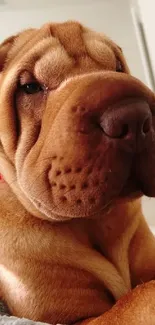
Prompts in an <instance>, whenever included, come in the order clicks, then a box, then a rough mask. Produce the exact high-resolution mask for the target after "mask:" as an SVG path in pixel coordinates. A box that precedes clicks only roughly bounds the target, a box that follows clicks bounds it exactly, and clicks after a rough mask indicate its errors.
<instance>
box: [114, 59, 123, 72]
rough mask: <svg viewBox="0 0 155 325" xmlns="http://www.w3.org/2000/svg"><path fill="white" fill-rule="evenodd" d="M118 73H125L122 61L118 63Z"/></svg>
mask: <svg viewBox="0 0 155 325" xmlns="http://www.w3.org/2000/svg"><path fill="white" fill-rule="evenodd" d="M116 72H124V69H123V64H122V62H121V61H120V60H117V61H116Z"/></svg>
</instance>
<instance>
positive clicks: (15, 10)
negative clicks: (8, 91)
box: [0, 0, 155, 231]
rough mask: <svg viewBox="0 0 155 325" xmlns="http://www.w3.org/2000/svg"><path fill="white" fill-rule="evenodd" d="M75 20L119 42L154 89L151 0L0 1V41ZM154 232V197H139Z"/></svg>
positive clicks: (154, 41) (135, 70)
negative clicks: (28, 31)
mask: <svg viewBox="0 0 155 325" xmlns="http://www.w3.org/2000/svg"><path fill="white" fill-rule="evenodd" d="M68 19H72V20H73V19H75V20H79V21H80V22H82V23H83V24H85V25H87V26H88V27H91V28H93V29H95V30H96V31H99V32H104V33H106V34H107V35H108V36H109V37H110V38H112V39H113V40H114V41H115V42H116V43H117V44H119V45H120V46H121V47H122V49H123V51H124V54H125V56H126V59H127V61H128V65H129V67H130V70H131V73H132V74H133V75H134V76H135V77H137V78H139V79H140V80H142V81H143V82H144V83H145V84H147V85H148V87H150V88H151V89H152V90H153V91H155V36H154V34H155V23H154V20H155V15H154V0H55V1H52V0H26V1H23V0H0V42H1V41H3V40H4V39H5V38H6V37H8V36H10V35H12V34H14V33H16V32H18V31H20V30H22V29H25V28H27V27H39V26H41V25H42V24H44V23H45V22H48V21H53V22H54V21H56V22H58V21H65V20H68ZM143 209H144V213H145V215H146V218H147V220H148V222H149V224H150V226H151V227H152V229H153V230H154V231H155V199H148V198H145V197H144V199H143Z"/></svg>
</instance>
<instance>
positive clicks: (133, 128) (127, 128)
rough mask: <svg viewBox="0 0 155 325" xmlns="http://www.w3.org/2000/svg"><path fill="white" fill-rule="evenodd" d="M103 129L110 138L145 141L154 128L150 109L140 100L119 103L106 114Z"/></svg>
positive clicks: (102, 118) (103, 117) (102, 121)
mask: <svg viewBox="0 0 155 325" xmlns="http://www.w3.org/2000/svg"><path fill="white" fill-rule="evenodd" d="M101 127H102V129H103V131H104V133H105V134H106V135H107V136H108V137H109V138H113V139H121V140H125V141H126V140H129V139H130V140H136V139H137V141H139V140H143V139H144V138H145V137H146V135H148V134H149V133H150V131H151V128H152V114H151V110H150V107H149V105H148V103H146V102H145V101H140V100H135V101H133V100H126V101H122V102H120V103H117V104H115V105H113V106H112V107H110V108H108V109H107V111H105V112H104V114H103V115H102V117H101Z"/></svg>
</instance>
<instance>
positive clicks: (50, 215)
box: [31, 198, 113, 221]
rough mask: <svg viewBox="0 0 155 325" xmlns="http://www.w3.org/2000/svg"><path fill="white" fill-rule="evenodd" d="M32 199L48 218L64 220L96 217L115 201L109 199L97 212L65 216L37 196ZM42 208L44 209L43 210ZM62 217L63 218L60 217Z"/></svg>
mask: <svg viewBox="0 0 155 325" xmlns="http://www.w3.org/2000/svg"><path fill="white" fill-rule="evenodd" d="M31 201H32V203H33V204H35V206H36V208H37V209H39V210H40V211H41V212H42V213H43V214H44V215H45V217H47V218H48V219H51V220H52V219H54V220H59V221H60V220H61V219H62V220H63V221H68V220H71V219H75V218H81V219H82V218H90V219H92V218H95V216H96V215H98V214H100V213H101V212H103V211H106V210H107V209H109V207H111V204H112V202H113V200H109V201H108V202H107V203H106V204H104V205H103V207H102V208H100V209H98V210H97V211H96V212H94V213H92V214H89V215H84V216H81V217H80V216H77V217H76V216H64V215H62V214H60V213H57V212H55V211H53V210H52V209H49V208H48V207H47V206H46V205H45V204H44V203H42V202H40V200H38V199H36V198H33V199H32V198H31ZM42 209H43V210H44V211H42ZM60 217H61V219H60Z"/></svg>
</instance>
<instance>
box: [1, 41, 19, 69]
mask: <svg viewBox="0 0 155 325" xmlns="http://www.w3.org/2000/svg"><path fill="white" fill-rule="evenodd" d="M16 37H17V36H11V37H8V38H7V39H6V40H5V41H4V42H3V43H1V44H0V72H1V71H2V70H3V68H4V65H5V62H6V59H7V55H8V53H9V51H10V49H11V47H12V45H13V43H14V41H15V39H16Z"/></svg>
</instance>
